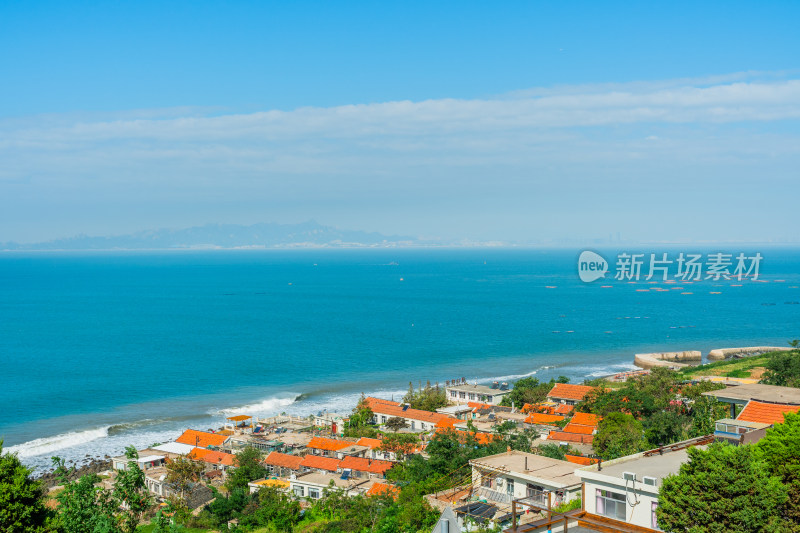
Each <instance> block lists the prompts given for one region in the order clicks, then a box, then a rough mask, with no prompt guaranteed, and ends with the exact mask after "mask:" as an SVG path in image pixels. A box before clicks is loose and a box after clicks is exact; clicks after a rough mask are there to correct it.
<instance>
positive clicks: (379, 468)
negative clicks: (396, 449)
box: [339, 455, 394, 475]
mask: <svg viewBox="0 0 800 533" xmlns="http://www.w3.org/2000/svg"><path fill="white" fill-rule="evenodd" d="M393 466H394V463H393V462H391V461H380V460H378V459H375V460H372V461H371V460H369V459H367V458H366V457H352V456H350V455H348V456H347V457H345V458H344V459H342V462H341V463H339V468H350V469H351V470H358V471H359V472H369V473H370V474H380V475H384V474H385V473H386V471H387V470H389V469H390V468H392V467H393Z"/></svg>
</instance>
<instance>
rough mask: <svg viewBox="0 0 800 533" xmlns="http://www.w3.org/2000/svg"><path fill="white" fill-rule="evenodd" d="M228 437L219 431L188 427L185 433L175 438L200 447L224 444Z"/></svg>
mask: <svg viewBox="0 0 800 533" xmlns="http://www.w3.org/2000/svg"><path fill="white" fill-rule="evenodd" d="M227 438H228V437H226V436H225V435H218V434H217V433H209V432H207V431H197V430H195V429H187V430H186V431H184V432H183V435H181V436H180V437H178V438H177V439H175V442H180V443H181V444H188V445H189V446H197V447H198V448H208V447H209V446H222V443H224V442H225V441H226V440H227Z"/></svg>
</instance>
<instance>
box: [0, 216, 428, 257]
mask: <svg viewBox="0 0 800 533" xmlns="http://www.w3.org/2000/svg"><path fill="white" fill-rule="evenodd" d="M419 244H425V243H423V242H422V241H420V240H418V239H416V238H414V237H402V236H397V235H382V234H380V233H374V232H366V231H351V230H340V229H337V228H334V227H331V226H323V225H321V224H318V223H317V222H314V221H313V220H312V221H309V222H303V223H300V224H274V223H262V224H253V225H252V226H242V225H237V224H207V225H205V226H196V227H192V228H186V229H178V230H175V229H157V230H152V231H140V232H137V233H133V234H130V235H116V236H105V237H90V236H87V235H79V236H77V237H70V238H66V239H56V240H52V241H47V242H39V243H31V244H19V243H15V242H6V243H0V250H169V249H206V248H302V247H394V246H412V245H419Z"/></svg>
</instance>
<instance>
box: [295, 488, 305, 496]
mask: <svg viewBox="0 0 800 533" xmlns="http://www.w3.org/2000/svg"><path fill="white" fill-rule="evenodd" d="M294 493H295V495H296V496H300V497H301V498H302V497H303V494H304V492H303V487H295V488H294Z"/></svg>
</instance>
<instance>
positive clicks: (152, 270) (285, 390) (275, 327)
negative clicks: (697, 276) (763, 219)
mask: <svg viewBox="0 0 800 533" xmlns="http://www.w3.org/2000/svg"><path fill="white" fill-rule="evenodd" d="M646 251H648V252H649V251H651V250H646ZM652 251H655V250H652ZM672 251H677V250H672ZM672 251H671V252H672ZM709 251H713V252H717V251H720V250H717V249H714V250H709ZM725 251H728V252H731V253H734V254H735V253H738V252H739V251H744V252H753V251H754V250H750V249H746V250H740V249H738V248H736V247H726V250H725ZM758 251H760V252H761V254H762V255H763V256H764V259H763V261H762V263H761V266H760V279H761V280H762V282H753V281H742V282H737V281H735V280H733V281H725V280H720V281H712V280H705V281H700V282H696V283H694V284H692V285H688V286H684V290H672V289H671V290H669V291H668V292H667V291H661V292H656V291H654V290H647V291H644V289H652V288H654V287H664V288H670V285H665V284H663V283H662V284H648V283H646V282H645V281H644V280H641V281H639V282H638V283H636V284H632V283H626V282H624V281H616V280H614V279H606V280H599V281H596V282H594V283H583V282H581V281H580V280H579V279H578V275H577V257H578V254H579V252H580V250H555V249H553V250H542V249H425V250H419V249H416V250H415V249H394V250H392V249H374V250H324V249H322V250H286V251H203V252H196V251H192V252H188V251H174V252H158V253H156V252H152V253H138V252H137V253H134V252H114V253H112V252H108V253H91V254H87V253H82V254H79V253H36V254H33V253H29V254H22V253H9V254H3V255H0V365H1V366H2V368H1V369H0V407H1V408H0V439H4V440H5V448H6V449H10V450H12V451H16V452H17V453H19V455H20V457H21V458H22V459H23V460H24V461H25V462H26V463H28V464H30V465H32V466H34V467H36V468H38V469H41V468H43V467H45V466H47V465H48V464H49V458H50V456H51V455H59V456H62V457H65V458H67V459H69V460H73V461H76V462H79V461H81V460H82V459H84V458H85V457H86V456H96V455H104V454H112V455H113V454H118V453H120V452H121V451H122V450H123V448H124V447H125V446H126V445H128V444H135V445H137V446H145V445H149V444H152V443H154V442H163V441H165V440H168V439H171V438H174V437H176V436H177V435H178V434H180V432H181V431H182V429H184V428H186V427H193V428H198V429H205V428H211V427H216V426H217V425H218V424H219V423H220V422H221V421H222V420H223V419H224V417H225V416H230V414H232V413H246V414H250V415H262V416H263V415H271V414H276V413H279V412H282V411H285V412H291V413H296V414H311V413H315V412H318V411H320V410H323V409H328V410H329V411H344V412H347V411H349V410H350V409H351V408H352V407H353V405H354V403H355V401H356V399H357V397H358V395H359V394H360V393H361V392H365V393H367V394H378V395H383V396H386V397H391V396H394V397H395V398H398V397H399V396H401V395H402V394H403V392H404V391H405V390H406V389H407V388H408V383H409V382H413V383H414V384H415V386H416V385H417V384H418V383H419V382H422V383H424V382H426V381H428V380H430V381H431V383H435V382H437V381H438V382H442V383H443V382H444V381H445V380H447V379H453V378H461V377H466V378H467V379H468V380H470V381H475V380H477V381H480V382H488V381H492V380H495V379H499V380H507V381H513V380H514V379H517V378H519V377H521V376H526V375H535V376H537V377H540V378H542V379H550V378H551V377H555V376H558V375H562V374H563V375H567V376H569V377H570V378H572V379H573V381H580V380H583V379H585V378H587V377H595V376H601V375H606V374H610V373H614V372H617V371H621V370H625V369H630V368H633V365H632V362H633V355H634V353H637V352H642V351H666V350H702V351H703V352H704V353H706V352H707V351H708V350H710V349H713V348H724V347H732V346H745V345H762V344H774V345H778V346H782V345H786V342H787V340H789V339H793V338H796V337H800V332H799V331H798V318H800V305H799V304H798V303H797V302H798V301H800V289H798V286H800V253H799V252H800V250H798V249H794V248H780V247H770V248H766V249H765V248H763V247H762V248H761V249H759V250H758ZM600 252H601V253H603V254H604V256H605V257H607V258H614V257H615V254H616V253H617V250H600ZM736 285H741V286H736ZM673 286H674V285H673ZM681 286H683V285H681ZM682 292H691V293H692V294H682ZM713 293H719V294H713ZM301 395H302V396H301Z"/></svg>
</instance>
